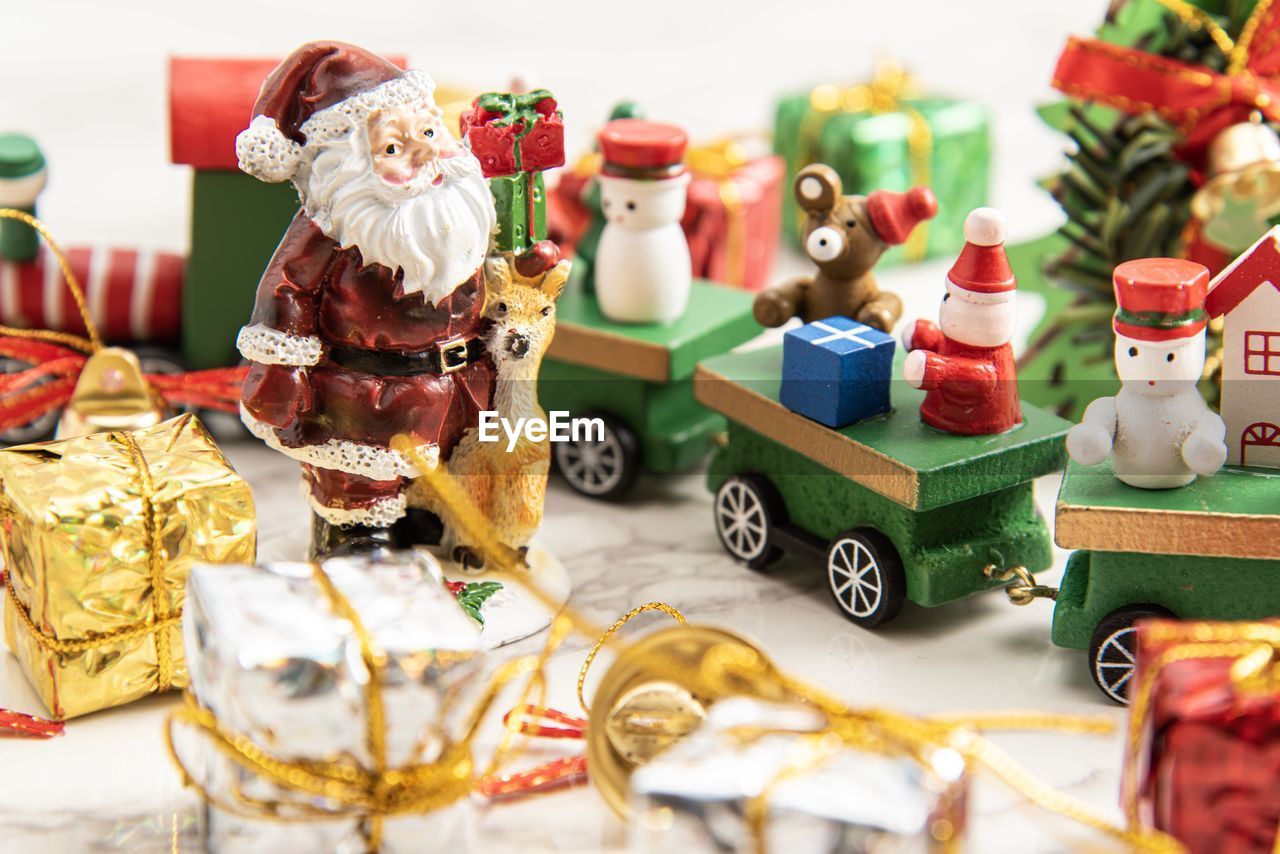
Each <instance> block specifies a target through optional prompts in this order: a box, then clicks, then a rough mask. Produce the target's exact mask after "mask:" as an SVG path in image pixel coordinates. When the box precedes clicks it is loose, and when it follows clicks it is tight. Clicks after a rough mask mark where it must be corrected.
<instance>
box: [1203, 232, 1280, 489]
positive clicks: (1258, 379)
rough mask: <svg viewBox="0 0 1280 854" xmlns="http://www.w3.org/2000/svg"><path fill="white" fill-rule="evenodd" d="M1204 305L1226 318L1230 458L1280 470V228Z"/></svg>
mask: <svg viewBox="0 0 1280 854" xmlns="http://www.w3.org/2000/svg"><path fill="white" fill-rule="evenodd" d="M1205 309H1206V311H1208V313H1209V316H1210V317H1215V318H1216V317H1221V318H1223V330H1222V400H1221V410H1222V419H1223V420H1224V421H1225V422H1226V423H1227V462H1229V463H1231V464H1233V465H1248V466H1265V467H1268V468H1280V226H1276V227H1275V228H1272V229H1271V230H1270V231H1268V232H1267V233H1266V234H1264V235H1263V236H1262V237H1261V238H1260V239H1259V240H1258V242H1257V243H1255V244H1253V246H1251V247H1250V248H1248V249H1246V250H1245V251H1244V252H1243V253H1241V255H1240V257H1239V258H1237V259H1236V260H1235V261H1233V262H1232V263H1231V265H1230V266H1228V267H1227V268H1226V269H1224V270H1223V271H1222V272H1221V273H1219V274H1218V275H1217V277H1216V278H1215V279H1214V280H1213V283H1212V284H1211V285H1210V290H1209V296H1208V299H1207V300H1206V301H1205Z"/></svg>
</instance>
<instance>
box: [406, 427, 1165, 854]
mask: <svg viewBox="0 0 1280 854" xmlns="http://www.w3.org/2000/svg"><path fill="white" fill-rule="evenodd" d="M391 446H392V448H393V449H395V450H397V451H399V452H401V453H403V454H405V455H406V456H407V457H408V458H409V459H410V460H411V461H412V462H414V464H415V465H416V466H417V467H418V469H419V471H420V479H421V480H422V481H423V482H424V483H425V484H426V485H427V486H428V487H430V488H432V489H433V490H435V492H436V494H437V496H438V497H439V498H440V499H441V503H442V504H443V505H444V507H445V508H446V516H447V517H448V519H449V521H450V523H451V524H453V525H454V526H455V527H456V528H457V529H458V530H459V531H460V532H462V534H463V535H464V536H465V537H466V538H467V539H468V540H470V541H471V542H472V543H473V544H476V545H478V546H479V547H480V548H481V549H483V550H484V551H485V553H486V556H487V557H490V558H491V559H493V560H494V562H495V564H496V565H497V566H498V567H499V568H500V569H503V570H506V571H510V572H513V577H514V579H515V580H516V582H517V583H518V584H520V585H521V586H523V587H524V588H526V589H527V590H528V591H529V593H530V594H531V595H532V596H533V597H534V598H535V599H537V600H538V601H540V602H541V603H543V604H544V605H545V606H547V607H548V608H550V609H552V610H555V609H557V608H561V606H560V603H558V602H557V601H556V600H555V599H554V598H553V597H551V596H550V595H548V594H547V593H546V592H545V591H544V590H543V589H542V588H541V587H540V586H539V585H538V584H537V583H536V582H535V581H534V579H532V578H531V577H529V575H528V573H519V572H515V570H518V569H521V568H523V564H522V562H521V561H520V560H519V557H518V555H516V553H515V552H514V551H513V550H511V549H509V548H506V547H500V546H501V544H500V543H499V542H498V541H497V539H496V536H495V535H494V532H493V530H492V528H491V526H490V525H489V524H488V523H487V521H486V520H485V519H484V518H483V516H482V515H481V514H480V513H479V511H478V510H477V509H476V508H475V506H474V504H473V503H472V502H471V500H470V497H469V496H468V495H467V494H466V492H465V491H464V490H463V489H462V488H461V487H460V486H459V485H458V484H457V482H456V481H455V480H454V478H453V477H452V476H451V475H449V474H448V472H447V470H446V469H445V468H444V467H443V466H439V465H437V464H435V463H434V462H432V461H431V460H428V459H427V458H426V457H425V455H424V454H422V452H421V450H420V449H419V448H418V447H417V446H416V444H415V443H414V442H413V441H412V439H410V438H409V437H407V436H397V437H396V438H395V439H393V440H392V443H391ZM669 607H670V606H661V605H660V604H658V603H650V604H649V605H647V606H643V608H642V609H636V611H634V612H632V613H631V614H630V615H628V616H624V617H623V618H622V620H620V621H619V622H618V623H615V625H614V626H613V627H611V628H610V629H609V630H607V631H606V632H604V633H600V632H598V631H597V630H595V629H593V628H592V627H591V622H590V621H589V620H587V619H585V618H583V617H582V616H581V615H579V614H576V613H575V612H574V611H573V610H571V609H570V608H568V607H567V606H566V607H564V608H563V609H562V610H560V615H559V617H557V624H558V625H559V626H560V628H557V629H555V630H554V631H553V634H554V635H555V636H557V638H558V636H559V634H560V632H561V631H567V630H568V627H570V626H572V627H573V628H576V629H577V630H578V631H579V632H581V633H583V634H586V635H588V636H592V635H595V636H597V637H599V638H600V642H599V644H598V646H602V645H603V644H606V643H610V642H613V641H615V638H614V635H615V633H616V630H617V628H618V627H619V626H620V625H621V624H622V623H625V622H626V620H628V619H630V618H631V617H632V616H634V615H635V614H636V613H642V612H643V610H662V611H664V612H666V613H670V612H671V611H674V610H675V609H671V611H668V610H667V608H669ZM676 613H678V612H676ZM672 616H675V615H674V614H673V615H672ZM545 655H549V653H544V657H540V658H538V659H534V660H524V659H522V660H518V661H515V662H510V663H508V665H506V666H504V668H502V669H500V671H499V673H500V675H501V674H504V672H505V675H506V677H507V678H514V677H515V676H516V675H523V674H527V673H528V674H532V673H537V674H540V673H541V669H542V665H543V664H545V660H546V659H545ZM649 664H650V666H651V667H652V668H653V670H654V672H656V673H657V672H660V673H663V674H664V675H666V676H668V677H670V678H672V679H674V680H675V681H677V682H679V683H680V684H685V685H689V686H696V688H697V689H698V690H702V689H703V688H707V689H710V693H713V694H716V695H722V694H729V693H736V694H743V695H746V696H760V697H776V696H778V695H779V693H780V692H782V693H785V694H786V695H788V696H791V697H794V698H798V699H800V700H803V701H805V702H808V703H809V704H810V705H812V706H813V707H814V708H816V709H817V710H819V711H820V712H822V713H823V714H824V715H825V716H826V717H827V720H828V728H827V729H826V730H825V731H824V733H823V736H824V737H829V738H834V739H837V740H838V741H839V742H841V743H844V744H848V745H850V746H856V747H859V748H861V749H864V750H872V751H877V752H880V753H891V754H896V755H905V756H915V757H919V756H922V755H924V754H923V751H926V750H932V749H935V748H937V747H951V748H954V749H956V750H957V751H959V752H960V754H961V755H962V756H964V757H965V758H966V759H968V760H970V761H972V762H973V763H975V764H977V765H979V766H981V767H983V768H986V769H987V770H988V771H990V772H991V773H992V774H994V775H995V776H996V777H998V778H999V779H1001V780H1002V781H1003V782H1004V783H1005V784H1007V785H1008V786H1009V787H1011V788H1012V789H1013V790H1014V791H1015V792H1017V793H1019V794H1020V795H1021V796H1022V797H1023V798H1025V799H1026V800H1028V801H1029V802H1031V803H1033V804H1036V805H1037V806H1040V807H1041V808H1043V809H1046V810H1049V811H1051V812H1055V813H1058V814H1059V815H1062V816H1064V817H1067V818H1070V819H1073V820H1075V821H1077V822H1079V823H1081V824H1083V825H1085V826H1088V827H1091V828H1094V829H1096V830H1099V831H1101V832H1103V833H1105V834H1107V835H1109V836H1111V837H1113V838H1115V839H1118V840H1121V841H1122V842H1124V843H1126V844H1128V845H1130V846H1131V847H1133V848H1135V849H1137V850H1143V851H1151V852H1162V853H1163V852H1174V851H1181V850H1182V847H1181V846H1180V845H1179V843H1177V842H1176V841H1174V840H1172V839H1171V838H1170V837H1169V836H1167V835H1165V834H1163V833H1160V832H1158V831H1154V830H1148V829H1145V828H1135V827H1129V828H1122V827H1117V826H1116V825H1114V824H1112V823H1111V822H1109V821H1108V820H1107V819H1106V817H1105V816H1103V815H1101V814H1099V813H1098V812H1097V811H1095V810H1094V809H1092V808H1091V807H1089V806H1088V805H1086V804H1084V803H1082V802H1080V801H1078V800H1076V799H1075V798H1072V797H1070V796H1069V795H1067V794H1065V793H1063V792H1060V791H1058V790H1057V789H1054V788H1053V787H1052V786H1049V785H1048V784H1045V783H1043V782H1041V781H1040V780H1038V779H1036V778H1035V777H1033V776H1032V775H1031V774H1030V773H1028V772H1027V771H1025V770H1024V769H1023V768H1022V767H1021V766H1020V765H1019V764H1018V763H1017V762H1015V761H1014V760H1013V759H1012V757H1010V756H1008V754H1006V753H1004V751H1002V750H1001V749H1000V748H998V747H997V746H996V745H995V744H993V743H991V742H990V741H989V740H987V739H985V738H984V737H983V736H981V735H980V734H979V732H981V731H985V730H991V729H1015V730H1017V729H1035V730H1051V731H1052V730H1057V731H1062V732H1067V733H1097V732H1105V731H1108V730H1109V729H1110V726H1111V725H1110V722H1109V721H1107V720H1106V719H1100V718H1091V717H1085V716H1075V715H1049V714H1043V713H1020V712H999V713H987V714H976V715H947V716H940V717H938V718H913V717H910V716H908V715H903V714H901V713H899V712H893V711H890V710H884V709H875V708H869V709H864V708H858V707H853V706H849V705H848V704H847V703H845V702H844V701H842V700H840V699H838V698H836V697H833V696H831V695H828V694H826V693H825V692H823V691H821V690H819V689H817V688H814V687H811V686H809V685H807V684H806V683H804V682H801V681H800V680H797V679H795V678H794V677H791V676H789V675H788V674H786V673H782V672H780V671H778V670H776V669H774V668H773V665H772V664H771V663H770V662H769V661H768V660H767V659H765V658H763V657H762V656H760V655H758V654H755V653H754V652H752V651H750V650H743V649H741V648H735V647H732V646H730V645H727V644H726V645H723V648H721V647H717V648H713V649H711V650H708V652H707V654H706V655H705V656H703V658H702V660H701V661H700V662H699V663H698V664H697V665H696V667H695V668H694V670H695V671H696V672H686V670H687V669H688V668H687V667H686V665H685V664H684V663H683V662H681V661H679V660H678V659H671V660H668V659H667V658H665V657H664V658H663V660H661V661H652V662H650V663H649ZM580 676H581V674H580ZM495 696H496V689H495V688H492V687H491V689H490V691H489V693H488V694H487V696H486V697H485V700H484V701H483V702H482V703H481V705H480V707H479V708H478V709H477V710H476V712H475V713H474V715H473V719H472V726H471V730H470V732H471V734H474V732H475V731H476V729H477V728H478V727H479V724H480V721H481V719H482V718H483V716H484V714H485V712H486V710H487V709H488V708H489V706H490V705H492V702H493V700H494V697H495ZM581 699H582V698H581V696H580V701H581ZM517 718H518V716H515V715H513V716H512V719H513V720H515V719H517ZM517 724H518V722H517ZM757 809H758V808H757ZM953 830H954V829H953Z"/></svg>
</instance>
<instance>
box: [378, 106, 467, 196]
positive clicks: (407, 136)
mask: <svg viewBox="0 0 1280 854" xmlns="http://www.w3.org/2000/svg"><path fill="white" fill-rule="evenodd" d="M365 128H366V132H367V133H368V135H369V156H370V157H371V158H373V174H375V175H377V176H378V177H379V178H380V179H382V181H383V182H384V183H386V184H389V185H391V186H393V187H404V186H411V185H413V184H414V183H415V182H416V180H417V178H418V177H419V176H420V175H421V174H423V172H424V171H426V172H427V173H429V175H430V180H431V182H433V183H435V184H436V185H437V186H439V183H440V182H441V181H443V180H444V175H443V173H442V172H440V170H439V169H437V168H434V167H435V163H436V161H437V160H438V159H443V158H449V157H453V156H455V155H456V154H457V153H458V152H459V151H460V150H461V147H460V146H459V145H458V144H457V142H455V141H454V139H453V135H452V134H450V133H449V131H448V129H446V128H445V127H444V123H443V122H442V121H441V119H440V114H439V111H438V110H434V109H429V108H423V107H421V106H417V107H415V106H413V105H403V106H399V107H392V108H389V109H385V110H375V111H374V112H373V113H371V114H370V115H369V118H368V119H367V120H366V121H365Z"/></svg>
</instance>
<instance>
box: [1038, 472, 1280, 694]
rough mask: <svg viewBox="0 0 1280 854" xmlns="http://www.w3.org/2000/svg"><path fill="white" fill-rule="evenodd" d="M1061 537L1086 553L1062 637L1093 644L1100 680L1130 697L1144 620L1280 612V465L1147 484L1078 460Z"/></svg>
mask: <svg viewBox="0 0 1280 854" xmlns="http://www.w3.org/2000/svg"><path fill="white" fill-rule="evenodd" d="M1056 537H1057V542H1058V545H1060V546H1062V547H1063V548H1068V549H1076V551H1075V552H1074V553H1073V554H1072V555H1071V558H1070V560H1069V561H1068V563H1067V569H1066V572H1065V573H1064V574H1063V578H1062V587H1061V589H1060V590H1059V591H1058V592H1057V602H1056V604H1055V606H1054V611H1053V635H1052V637H1053V642H1054V643H1055V644H1057V645H1058V646H1062V647H1068V648H1071V649H1087V650H1088V651H1089V669H1090V673H1091V674H1092V675H1093V679H1094V681H1095V682H1096V683H1097V685H1098V688H1099V689H1101V691H1102V692H1103V693H1104V694H1105V695H1106V696H1107V697H1109V698H1110V699H1112V700H1114V701H1116V702H1118V703H1123V702H1125V701H1126V695H1127V691H1128V686H1129V680H1130V679H1131V677H1132V676H1133V665H1134V651H1135V650H1134V641H1135V639H1136V631H1135V629H1134V624H1135V622H1136V621H1137V620H1139V619H1142V618H1144V617H1178V618H1181V619H1191V620H1254V619H1261V618H1265V617H1274V616H1275V615H1276V614H1280V470H1275V469H1259V468H1236V467H1227V468H1225V469H1223V470H1222V471H1220V472H1219V473H1218V474H1216V475H1213V476H1212V477H1201V478H1198V479H1197V480H1196V481H1195V482H1194V483H1192V484H1190V485H1189V486H1185V487H1182V488H1180V489H1135V488H1133V487H1131V486H1126V485H1125V484H1123V483H1121V482H1120V481H1118V480H1116V479H1115V477H1114V476H1112V473H1111V464H1110V463H1109V462H1106V463H1101V464H1099V465H1096V466H1081V465H1077V464H1075V463H1072V464H1071V465H1069V466H1068V468H1067V472H1066V475H1065V477H1064V478H1063V481H1062V490H1061V492H1060V493H1059V495H1058V505H1057V512H1056Z"/></svg>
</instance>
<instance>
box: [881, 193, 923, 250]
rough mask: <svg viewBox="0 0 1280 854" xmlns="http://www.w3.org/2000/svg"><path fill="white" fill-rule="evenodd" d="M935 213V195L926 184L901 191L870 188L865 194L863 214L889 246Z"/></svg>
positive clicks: (896, 244) (905, 239)
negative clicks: (865, 200) (865, 210)
mask: <svg viewBox="0 0 1280 854" xmlns="http://www.w3.org/2000/svg"><path fill="white" fill-rule="evenodd" d="M937 213H938V197H937V196H935V195H934V194H933V190H930V189H929V188H928V187H912V188H911V189H910V190H908V191H907V192H905V193H895V192H892V191H890V190H873V191H872V192H870V193H868V194H867V215H868V216H870V217H871V225H872V227H873V228H875V230H876V234H878V235H880V239H881V240H883V241H884V242H885V243H888V244H889V245H890V246H898V245H900V244H903V243H906V242H907V238H909V237H910V236H911V232H912V230H913V229H914V228H915V227H916V226H917V225H919V224H920V223H922V222H924V221H925V220H926V219H933V217H934V216H936V215H937Z"/></svg>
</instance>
